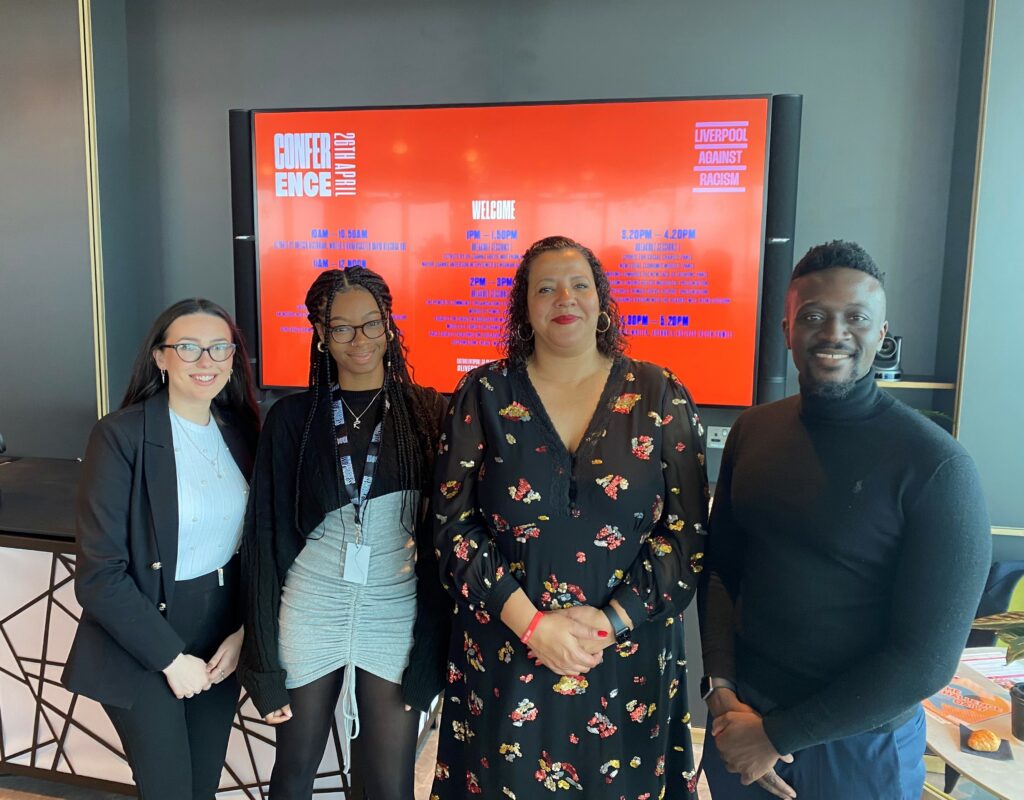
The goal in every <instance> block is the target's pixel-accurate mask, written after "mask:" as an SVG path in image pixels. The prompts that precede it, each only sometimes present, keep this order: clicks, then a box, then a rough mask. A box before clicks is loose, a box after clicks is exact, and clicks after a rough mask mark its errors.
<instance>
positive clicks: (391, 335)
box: [388, 328, 395, 342]
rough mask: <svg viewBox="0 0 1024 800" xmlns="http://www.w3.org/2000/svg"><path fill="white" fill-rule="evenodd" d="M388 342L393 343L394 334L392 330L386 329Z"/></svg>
mask: <svg viewBox="0 0 1024 800" xmlns="http://www.w3.org/2000/svg"><path fill="white" fill-rule="evenodd" d="M388 341H389V342H393V341H395V332H394V331H393V330H391V328H388Z"/></svg>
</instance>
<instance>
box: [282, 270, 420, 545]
mask: <svg viewBox="0 0 1024 800" xmlns="http://www.w3.org/2000/svg"><path fill="white" fill-rule="evenodd" d="M349 291H364V292H368V293H369V294H370V296H371V297H373V299H374V302H376V304H377V308H378V309H380V314H381V316H382V317H383V318H384V320H385V328H386V334H385V335H386V336H387V347H386V349H385V352H384V386H383V389H384V396H385V398H387V404H386V406H385V407H386V408H387V409H388V410H387V411H386V412H385V416H386V415H387V414H390V415H391V429H392V430H393V431H394V435H395V441H394V442H392V443H389V445H388V446H390V447H393V448H394V450H395V452H396V453H397V456H398V459H397V460H398V478H399V480H400V481H401V484H400V485H402V486H413V487H421V488H422V487H423V486H424V485H425V483H426V480H427V479H428V478H429V475H428V474H427V473H428V471H429V464H430V459H431V457H432V452H433V447H434V442H435V441H436V440H437V436H438V434H439V431H438V429H437V426H438V420H437V419H435V416H436V414H435V413H434V411H433V410H432V409H430V408H429V407H427V403H426V402H425V400H424V397H423V395H422V393H421V392H418V391H416V388H415V384H414V382H413V378H412V374H411V370H410V367H409V362H408V348H407V347H406V345H405V338H404V337H403V336H402V332H401V330H399V328H398V326H397V325H395V321H394V317H393V316H392V301H391V290H390V289H389V288H388V285H387V283H386V282H385V281H384V278H382V277H381V276H380V275H378V274H377V273H376V272H374V271H373V270H370V269H367V268H366V267H349V268H348V269H346V270H339V269H331V270H326V271H324V272H321V273H320V274H319V275H318V276H317V279H316V280H315V281H313V284H312V285H311V286H310V287H309V291H308V292H307V293H306V310H307V314H308V318H309V321H310V322H311V323H313V335H312V336H311V337H310V342H309V390H310V393H311V394H312V397H313V402H312V405H311V406H310V409H309V414H308V416H307V417H306V424H305V427H304V428H303V431H302V442H301V444H300V445H299V461H298V469H297V470H296V474H295V526H296V528H298V529H300V530H301V528H300V525H299V501H300V497H301V493H302V486H301V475H302V463H303V458H305V455H306V450H307V445H308V444H309V436H310V431H311V430H312V427H313V421H314V419H315V418H316V414H317V409H318V408H319V407H320V406H321V404H323V403H326V404H328V405H329V404H330V402H331V387H332V386H333V385H334V383H336V382H337V380H338V368H337V365H336V364H335V363H334V358H333V357H332V356H331V353H330V349H329V348H328V347H326V346H324V347H323V349H322V350H321V349H320V348H319V347H318V345H319V344H320V343H321V339H320V336H319V334H318V333H317V331H316V325H317V324H319V325H320V326H321V330H323V331H324V334H325V336H327V331H328V330H330V327H331V326H330V317H331V307H332V306H333V305H334V298H335V297H336V296H337V295H338V294H341V293H344V292H349ZM385 422H386V420H385ZM324 444H325V445H326V446H329V447H331V448H332V449H334V448H335V446H336V445H335V442H334V439H333V437H332V439H331V440H330V442H329V443H324ZM332 460H333V462H334V472H335V480H336V481H337V488H338V496H339V497H341V496H343V495H342V492H341V486H342V483H341V482H342V477H341V465H340V463H339V462H338V459H337V458H334V459H332ZM406 505H407V500H406V496H404V495H403V498H402V512H401V516H402V520H403V524H404V520H405V517H406V510H407V508H406ZM408 532H409V533H412V531H411V530H409V531H408Z"/></svg>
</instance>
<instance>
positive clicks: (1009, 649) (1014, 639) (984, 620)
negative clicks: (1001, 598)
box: [971, 611, 1024, 664]
mask: <svg viewBox="0 0 1024 800" xmlns="http://www.w3.org/2000/svg"><path fill="white" fill-rule="evenodd" d="M971 627H972V628H973V629H974V630H978V631H993V632H994V633H995V635H996V637H997V638H999V639H1002V640H1003V642H1004V643H1005V644H1006V663H1007V664H1009V663H1010V662H1011V661H1016V660H1017V659H1018V658H1021V657H1024V611H1004V612H1003V613H1002V614H992V615H991V616H988V617H979V618H978V619H976V620H974V624H973V625H971Z"/></svg>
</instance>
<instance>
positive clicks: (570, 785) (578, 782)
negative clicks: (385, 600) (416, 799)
mask: <svg viewBox="0 0 1024 800" xmlns="http://www.w3.org/2000/svg"><path fill="white" fill-rule="evenodd" d="M439 450H440V455H439V459H438V464H437V470H436V478H437V483H438V486H437V487H436V490H435V497H434V511H435V513H436V516H437V521H436V523H435V543H436V544H437V547H438V551H439V557H440V563H441V572H442V579H443V582H444V583H445V584H446V587H447V588H448V590H449V591H450V592H451V593H452V595H453V596H455V597H456V598H457V602H456V604H455V606H456V610H455V618H454V621H453V626H452V639H451V643H450V646H449V662H448V675H447V686H446V689H445V693H444V701H445V702H444V715H443V719H442V721H441V732H440V744H439V749H438V760H437V765H436V768H435V780H434V787H433V793H432V795H431V797H432V798H437V800H455V799H456V798H465V797H471V796H480V797H482V798H501V799H502V800H504V798H512V800H530V798H542V797H550V796H551V795H552V794H555V795H558V794H561V793H565V794H567V795H571V796H576V797H581V798H582V797H586V798H591V797H593V798H627V800H654V799H655V798H672V800H675V799H676V798H689V797H695V796H696V793H695V780H694V765H693V757H692V751H691V747H690V730H689V720H690V715H689V712H688V710H687V701H686V656H685V653H684V650H683V625H682V619H683V609H684V608H685V607H686V605H687V604H688V603H689V602H690V599H691V597H692V596H693V594H694V590H695V588H696V585H697V581H696V578H695V574H696V573H698V572H699V571H700V569H701V567H700V565H701V558H702V556H703V552H702V551H703V549H704V548H703V538H704V532H705V524H706V518H707V496H708V495H707V475H706V472H705V469H704V454H703V451H702V445H701V439H700V421H699V419H698V416H697V409H696V407H695V406H694V404H693V401H692V400H691V399H690V396H689V394H688V393H687V391H686V389H685V388H684V387H683V385H682V384H681V383H680V382H679V380H678V379H677V378H676V377H675V376H674V375H672V374H671V373H670V372H668V371H667V370H663V369H661V368H660V367H657V366H655V365H653V364H648V363H644V362H639V361H632V360H630V359H627V358H619V359H617V360H616V361H615V363H614V365H613V366H612V370H611V372H610V374H609V377H608V380H607V383H606V385H605V389H604V392H603V394H602V396H601V400H600V402H599V404H598V407H597V410H596V411H595V412H594V416H593V418H592V420H591V422H590V426H589V427H588V429H587V432H586V433H585V434H584V436H583V439H582V441H581V443H580V445H579V447H578V449H577V451H576V453H575V454H570V453H569V452H568V451H567V450H566V448H565V445H564V444H563V442H562V440H561V438H560V437H559V436H558V433H557V432H556V431H555V428H554V426H553V425H552V424H551V421H550V419H549V418H548V416H547V413H546V412H545V410H544V407H543V405H542V404H541V402H540V399H539V397H538V396H537V393H536V391H535V390H534V388H533V385H532V383H531V382H530V379H529V377H528V376H527V374H526V371H525V369H520V368H514V367H511V366H509V365H508V364H507V363H506V362H503V361H499V362H494V363H493V364H489V365H485V366H483V367H480V368H478V369H476V370H474V371H473V372H471V373H468V374H467V375H466V376H465V377H464V378H463V380H462V381H461V382H460V384H459V386H458V388H457V389H456V392H455V395H454V397H453V399H452V402H451V405H450V407H449V410H448V418H447V420H446V423H445V429H444V433H443V435H442V438H441V443H440V448H439ZM520 587H522V588H523V589H524V590H525V591H526V594H527V595H528V596H529V597H530V599H531V600H532V601H533V603H534V605H536V606H537V607H538V608H540V609H543V610H548V609H557V608H564V607H566V606H573V605H580V604H586V605H591V606H595V607H597V608H601V607H603V606H605V605H606V604H607V603H608V601H609V600H610V599H611V598H612V597H615V598H616V599H617V600H618V601H619V602H620V603H621V604H622V605H623V607H624V608H625V609H626V611H627V613H628V614H629V615H630V617H631V618H632V619H633V620H634V623H635V624H637V628H636V630H635V631H634V632H633V634H632V641H631V642H629V643H626V644H622V645H615V646H612V647H609V648H607V649H606V650H605V651H604V661H603V663H601V664H600V665H599V666H598V667H596V668H595V669H593V670H591V671H590V672H588V673H587V674H586V675H576V676H560V675H556V674H555V673H554V672H552V671H551V670H549V669H548V668H547V667H543V666H541V667H538V666H536V665H535V664H534V663H533V662H531V661H530V660H529V659H528V658H527V648H526V646H525V645H523V644H521V643H520V642H519V640H518V638H517V637H516V636H515V634H514V633H513V632H512V631H511V630H509V628H507V627H506V626H505V625H504V624H503V623H502V622H501V619H500V613H501V608H502V606H503V604H504V602H505V601H506V600H507V599H508V597H509V596H510V595H511V594H512V593H513V592H514V591H515V590H516V589H518V588H520Z"/></svg>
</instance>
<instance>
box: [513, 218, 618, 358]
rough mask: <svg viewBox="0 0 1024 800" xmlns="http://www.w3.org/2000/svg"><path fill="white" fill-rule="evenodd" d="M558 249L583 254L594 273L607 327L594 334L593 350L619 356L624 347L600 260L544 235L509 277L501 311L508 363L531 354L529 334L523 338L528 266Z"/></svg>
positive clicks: (577, 246)
mask: <svg viewBox="0 0 1024 800" xmlns="http://www.w3.org/2000/svg"><path fill="white" fill-rule="evenodd" d="M562 250H575V251H576V252H577V253H579V254H580V255H581V256H583V257H584V258H585V259H586V260H587V263H588V264H590V269H591V271H592V272H593V273H594V288H595V289H597V299H598V300H599V301H600V304H601V311H603V312H604V313H606V314H607V315H608V319H609V324H608V328H607V329H605V330H602V331H598V333H597V349H598V351H599V352H600V353H601V355H604V356H608V357H609V358H615V357H616V356H620V355H622V353H623V351H624V350H625V349H626V334H625V333H623V332H622V328H621V327H620V319H619V307H618V305H617V304H616V302H615V298H614V297H612V291H611V286H609V284H608V276H607V275H605V273H604V269H603V268H602V267H601V261H600V260H599V259H598V257H597V256H596V255H594V251H593V250H591V249H590V248H589V247H584V246H583V245H582V244H580V243H579V242H577V241H575V240H574V239H570V238H569V237H568V236H548V237H545V238H544V239H540V240H539V241H536V242H534V243H533V244H531V245H530V247H529V248H528V249H527V250H526V252H525V253H523V260H522V261H520V262H519V268H518V269H517V270H516V274H515V277H514V278H513V279H512V289H511V291H510V292H509V295H508V311H507V312H506V314H505V342H504V350H505V357H506V358H508V360H509V363H510V364H512V365H514V366H517V367H522V366H525V365H526V360H527V359H528V358H529V357H530V355H531V354H532V353H533V333H532V331H531V333H530V335H529V336H527V337H525V338H524V337H523V329H524V328H526V327H529V325H530V311H529V308H528V306H527V300H526V294H527V289H528V288H529V283H530V265H531V264H532V263H533V262H534V260H535V259H536V258H537V257H538V256H540V255H541V254H543V253H550V252H560V251H562Z"/></svg>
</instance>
